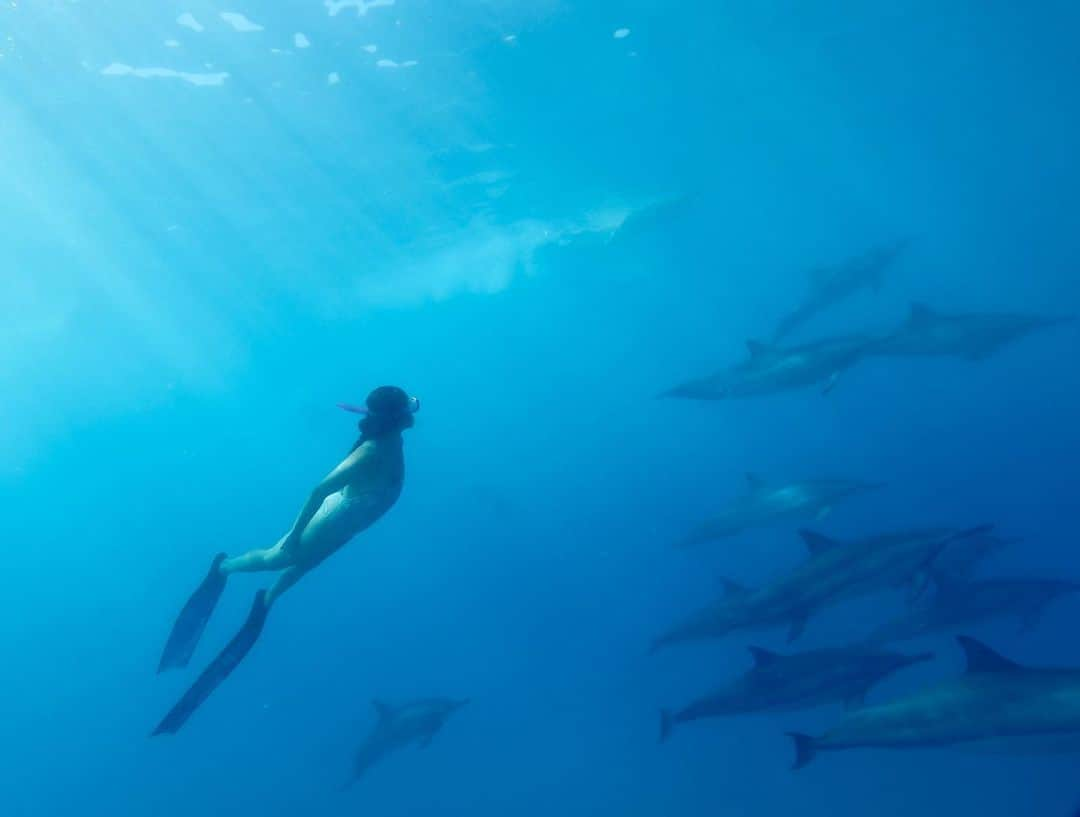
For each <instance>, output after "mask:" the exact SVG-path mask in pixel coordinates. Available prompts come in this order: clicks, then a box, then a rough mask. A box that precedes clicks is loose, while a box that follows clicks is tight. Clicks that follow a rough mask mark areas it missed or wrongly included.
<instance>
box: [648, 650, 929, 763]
mask: <svg viewBox="0 0 1080 817" xmlns="http://www.w3.org/2000/svg"><path fill="white" fill-rule="evenodd" d="M750 654H751V656H752V657H753V660H754V665H753V667H751V668H750V669H749V670H748V671H747V672H745V673H744V674H743V675H742V676H741V677H739V678H738V679H736V680H735V681H733V682H732V683H730V684H727V685H726V686H724V687H723V688H721V689H719V690H717V691H715V692H713V693H712V694H711V695H707V696H705V697H703V698H701V699H699V700H697V701H694V702H693V703H692V704H690V705H689V706H687V707H685V708H684V709H681V710H679V711H677V712H670V711H668V710H663V711H662V712H661V713H660V740H661V742H663V741H665V740H667V738H668V737H669V736H670V735H671V732H672V730H673V729H674V728H675V726H677V725H678V724H680V723H686V722H688V721H694V720H699V719H701V718H720V717H724V716H728V715H744V714H749V713H752V712H788V711H793V710H796V709H809V708H811V707H815V706H820V705H822V704H827V703H832V702H834V701H837V702H843V703H845V704H846V705H847V706H858V705H861V704H862V702H863V700H864V698H865V697H866V693H867V692H868V691H869V690H870V688H871V687H872V686H874V685H875V684H877V683H878V682H879V681H881V680H883V679H884V678H885V677H886V676H888V675H891V674H892V673H894V672H897V671H898V670H901V669H903V668H904V667H907V666H910V665H912V664H917V663H919V662H921V661H929V660H930V659H931V658H932V657H933V656H931V655H930V654H929V653H923V654H921V655H901V654H900V653H893V652H881V651H874V650H868V649H861V648H842V649H824V650H811V651H809V652H803V653H795V654H791V655H781V654H779V653H775V652H771V651H769V650H765V649H762V648H761V647H750Z"/></svg>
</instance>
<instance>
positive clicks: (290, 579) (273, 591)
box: [266, 565, 308, 607]
mask: <svg viewBox="0 0 1080 817" xmlns="http://www.w3.org/2000/svg"><path fill="white" fill-rule="evenodd" d="M307 572H308V568H306V567H300V566H299V565H293V566H292V567H288V568H286V569H285V570H283V571H282V572H281V575H279V576H278V577H277V581H276V582H274V584H273V586H272V587H271V588H270V589H269V590H268V591H267V592H266V606H267V607H273V606H274V602H275V601H277V600H278V597H280V596H281V594H282V593H284V592H285V591H286V590H288V589H289V588H290V587H292V586H293V585H294V584H296V583H297V582H298V581H300V577H301V576H303V575H304V574H305V573H307Z"/></svg>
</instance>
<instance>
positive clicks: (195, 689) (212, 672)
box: [151, 590, 269, 737]
mask: <svg viewBox="0 0 1080 817" xmlns="http://www.w3.org/2000/svg"><path fill="white" fill-rule="evenodd" d="M268 609H269V608H268V607H267V606H266V591H265V590H260V591H259V592H258V593H256V594H255V601H254V603H253V604H252V605H251V612H250V613H248V617H247V621H245V622H244V626H243V627H241V628H240V632H238V633H237V634H236V635H235V636H233V639H232V641H230V642H229V643H228V644H226V645H225V649H223V650H222V651H221V652H220V653H218V656H217V658H215V659H214V660H213V661H211V662H210V666H208V667H207V668H206V669H205V670H203V673H202V675H200V676H199V677H198V679H197V680H196V681H195V683H194V684H192V685H191V686H190V687H189V688H188V691H187V692H185V693H184V695H183V697H181V698H180V700H179V701H177V703H176V706H174V707H173V708H172V709H170V710H169V713H168V714H167V715H166V716H165V717H164V718H162V720H161V723H159V724H158V725H157V728H156V729H154V731H153V732H151V737H154V736H156V735H175V734H176V733H177V732H179V731H180V728H181V727H182V726H183V725H184V724H185V723H186V722H187V719H188V718H190V717H191V715H192V714H193V713H194V712H195V710H196V709H198V708H199V707H200V706H202V704H203V702H204V701H205V700H206V699H207V698H209V697H210V693H212V692H213V691H214V690H215V689H217V688H218V686H220V685H221V682H222V681H224V680H225V679H226V678H228V677H229V675H230V674H231V673H232V671H233V670H234V669H236V668H237V666H239V664H240V662H241V661H243V660H244V656H246V655H247V654H248V652H249V651H250V650H251V648H252V647H253V646H254V645H255V642H256V641H257V640H258V639H259V634H260V633H261V632H262V628H263V624H264V623H265V622H266V613H267V610H268Z"/></svg>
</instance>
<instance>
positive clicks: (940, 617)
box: [867, 577, 1080, 644]
mask: <svg viewBox="0 0 1080 817" xmlns="http://www.w3.org/2000/svg"><path fill="white" fill-rule="evenodd" d="M937 582H938V591H937V593H936V594H935V595H934V597H933V601H932V602H931V603H930V604H928V605H926V606H925V607H924V608H922V609H920V610H913V611H911V612H909V613H908V614H907V615H905V616H903V617H901V618H898V619H896V620H894V621H890V622H888V623H886V624H884V625H882V626H881V627H879V628H878V629H876V630H875V631H874V632H873V633H872V634H871V635H870V637H869V638H868V639H867V642H868V643H870V644H882V643H885V642H888V641H907V640H909V639H913V638H922V637H924V636H928V635H933V634H935V633H941V632H950V631H953V632H955V631H956V630H960V629H964V628H967V627H969V626H971V625H974V624H978V623H979V622H982V621H987V620H990V619H995V618H1004V617H1006V616H1018V617H1019V619H1020V625H1021V631H1022V632H1026V631H1028V630H1031V629H1033V628H1034V627H1035V626H1036V625H1037V624H1038V622H1039V617H1040V616H1041V615H1042V612H1043V610H1045V609H1046V607H1047V606H1048V605H1049V604H1051V603H1052V602H1053V601H1055V600H1056V599H1058V598H1061V597H1062V596H1064V595H1067V594H1070V593H1080V583H1077V582H1068V581H1057V580H1049V579H986V580H982V581H971V582H958V581H956V580H953V579H945V578H944V577H938V579H937Z"/></svg>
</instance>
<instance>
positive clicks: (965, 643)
mask: <svg viewBox="0 0 1080 817" xmlns="http://www.w3.org/2000/svg"><path fill="white" fill-rule="evenodd" d="M956 640H957V642H958V643H959V644H960V648H961V649H962V650H963V651H964V657H965V658H966V659H967V671H968V672H1015V671H1016V670H1018V669H1023V667H1021V666H1020V665H1019V664H1017V663H1016V662H1015V661H1010V660H1009V659H1008V658H1006V657H1005V656H1003V655H999V654H998V653H996V652H994V651H993V650H992V649H990V648H989V647H987V646H986V645H985V644H983V643H982V642H981V641H976V640H975V639H974V638H969V637H968V636H966V635H961V636H957V638H956Z"/></svg>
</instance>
